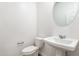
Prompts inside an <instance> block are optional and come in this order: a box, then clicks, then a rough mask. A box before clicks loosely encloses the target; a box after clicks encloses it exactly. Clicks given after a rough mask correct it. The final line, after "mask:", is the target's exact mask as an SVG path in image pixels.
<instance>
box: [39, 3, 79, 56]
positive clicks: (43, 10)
mask: <svg viewBox="0 0 79 59" xmlns="http://www.w3.org/2000/svg"><path fill="white" fill-rule="evenodd" d="M53 5H54V3H53V2H45V3H43V2H42V3H39V6H38V9H39V10H38V34H46V35H47V36H51V35H59V34H63V35H66V37H70V38H74V39H79V11H78V12H77V16H76V18H75V20H74V21H73V22H72V23H71V24H70V25H68V26H66V27H61V26H58V25H56V24H55V22H54V19H53V14H52V11H53V10H52V9H53ZM53 50H54V49H53ZM54 51H55V50H54ZM49 52H50V51H49ZM68 54H69V55H78V56H79V45H78V47H77V50H76V51H74V52H69V53H68Z"/></svg>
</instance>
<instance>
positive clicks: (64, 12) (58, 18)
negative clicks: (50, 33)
mask: <svg viewBox="0 0 79 59" xmlns="http://www.w3.org/2000/svg"><path fill="white" fill-rule="evenodd" d="M77 10H78V3H77V2H56V3H55V5H54V9H53V16H54V21H55V23H56V24H57V25H60V26H67V25H69V24H71V23H72V21H73V20H74V18H75V16H76V14H77Z"/></svg>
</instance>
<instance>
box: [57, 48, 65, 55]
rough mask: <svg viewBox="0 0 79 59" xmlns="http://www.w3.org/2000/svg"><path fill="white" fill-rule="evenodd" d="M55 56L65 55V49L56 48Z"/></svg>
mask: <svg viewBox="0 0 79 59" xmlns="http://www.w3.org/2000/svg"><path fill="white" fill-rule="evenodd" d="M56 56H65V51H64V50H62V49H59V48H56Z"/></svg>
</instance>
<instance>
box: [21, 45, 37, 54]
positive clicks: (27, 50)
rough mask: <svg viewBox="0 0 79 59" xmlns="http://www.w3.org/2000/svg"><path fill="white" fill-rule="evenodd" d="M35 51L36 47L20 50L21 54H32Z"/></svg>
mask: <svg viewBox="0 0 79 59" xmlns="http://www.w3.org/2000/svg"><path fill="white" fill-rule="evenodd" d="M37 49H38V47H36V46H28V47H26V48H24V49H23V50H22V52H25V53H29V52H33V51H35V50H37Z"/></svg>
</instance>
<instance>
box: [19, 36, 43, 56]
mask: <svg viewBox="0 0 79 59" xmlns="http://www.w3.org/2000/svg"><path fill="white" fill-rule="evenodd" d="M42 46H43V38H40V37H36V38H35V42H34V45H31V46H28V47H25V48H24V49H23V50H22V51H21V55H22V56H38V53H39V49H41V48H42Z"/></svg>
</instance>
